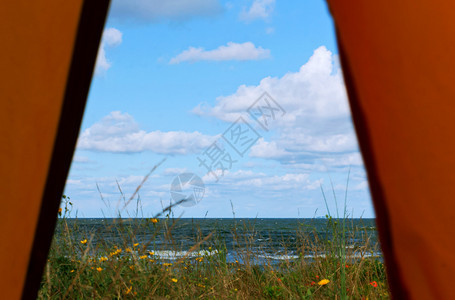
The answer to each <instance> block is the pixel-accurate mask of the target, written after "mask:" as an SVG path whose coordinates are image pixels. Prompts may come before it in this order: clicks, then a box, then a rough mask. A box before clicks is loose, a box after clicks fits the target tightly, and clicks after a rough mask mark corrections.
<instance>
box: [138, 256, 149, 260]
mask: <svg viewBox="0 0 455 300" xmlns="http://www.w3.org/2000/svg"><path fill="white" fill-rule="evenodd" d="M147 257H148V256H147V255H142V256H139V259H146V258H147Z"/></svg>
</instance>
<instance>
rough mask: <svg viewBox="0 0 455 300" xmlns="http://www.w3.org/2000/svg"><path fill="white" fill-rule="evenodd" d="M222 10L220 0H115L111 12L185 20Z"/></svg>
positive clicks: (155, 19) (149, 19)
mask: <svg viewBox="0 0 455 300" xmlns="http://www.w3.org/2000/svg"><path fill="white" fill-rule="evenodd" d="M220 12H222V6H221V4H220V3H219V1H218V0H166V1H162V0H114V1H113V2H112V7H111V11H110V14H111V15H112V16H113V17H114V18H118V19H130V20H133V21H143V22H144V21H145V22H160V21H165V20H172V21H184V20H187V19H191V18H193V17H201V16H202V17H206V16H213V15H217V14H219V13H220Z"/></svg>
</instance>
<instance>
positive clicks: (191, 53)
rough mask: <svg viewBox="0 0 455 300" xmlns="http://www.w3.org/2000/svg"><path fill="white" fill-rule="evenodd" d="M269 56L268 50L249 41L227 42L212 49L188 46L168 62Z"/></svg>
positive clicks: (253, 58) (255, 58)
mask: <svg viewBox="0 0 455 300" xmlns="http://www.w3.org/2000/svg"><path fill="white" fill-rule="evenodd" d="M269 57H270V50H268V49H263V48H262V47H256V46H255V45H254V44H253V43H251V42H245V43H242V44H238V43H234V42H229V43H227V46H220V47H218V48H217V49H214V50H205V49H204V48H194V47H190V48H188V50H185V51H183V52H182V53H180V54H178V55H177V56H176V57H174V58H172V59H171V60H170V62H169V63H170V64H178V63H181V62H184V61H190V62H195V61H201V60H212V61H222V60H259V59H265V58H269Z"/></svg>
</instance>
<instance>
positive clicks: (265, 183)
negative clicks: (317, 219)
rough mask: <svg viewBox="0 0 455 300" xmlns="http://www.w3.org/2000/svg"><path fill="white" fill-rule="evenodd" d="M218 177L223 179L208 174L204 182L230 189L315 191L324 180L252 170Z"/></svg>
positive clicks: (219, 174)
mask: <svg viewBox="0 0 455 300" xmlns="http://www.w3.org/2000/svg"><path fill="white" fill-rule="evenodd" d="M216 173H217V176H218V177H220V178H221V180H220V181H216V177H215V176H213V175H212V174H210V173H209V174H206V175H204V176H203V177H202V180H203V181H204V182H205V183H207V184H210V183H217V184H219V185H222V186H224V187H225V188H229V189H245V188H247V189H250V188H251V187H255V188H261V189H262V190H263V189H267V190H271V191H283V190H294V189H297V190H313V189H316V188H319V185H320V183H321V182H322V179H318V180H311V179H310V176H309V174H308V173H287V174H284V175H273V176H270V175H267V174H265V173H255V172H253V171H251V170H237V171H235V172H230V171H225V172H224V175H222V174H221V170H217V171H216Z"/></svg>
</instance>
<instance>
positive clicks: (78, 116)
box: [22, 0, 109, 299]
mask: <svg viewBox="0 0 455 300" xmlns="http://www.w3.org/2000/svg"><path fill="white" fill-rule="evenodd" d="M108 7H109V0H96V1H93V0H85V1H83V3H82V9H81V15H80V19H79V24H78V27H77V33H76V36H75V43H74V48H73V54H72V59H71V64H70V68H69V72H68V79H67V82H66V88H65V94H64V99H63V103H62V111H61V114H60V119H59V125H58V129H57V135H56V139H55V142H54V147H53V151H52V158H51V162H50V166H49V171H48V174H47V180H46V186H45V188H44V193H43V197H42V200H41V207H40V212H39V216H38V223H37V227H36V230H35V237H34V240H33V245H32V251H31V254H30V258H29V262H28V270H27V275H26V278H25V282H24V289H23V291H22V299H36V296H37V293H38V289H39V285H40V282H41V276H42V273H43V270H44V266H45V263H46V259H47V255H48V252H49V248H50V244H51V241H52V237H53V234H54V229H55V225H56V222H57V212H58V207H59V205H60V201H61V196H62V193H63V189H64V187H65V182H66V178H67V175H68V172H69V168H70V166H71V161H72V156H73V153H74V149H75V146H76V141H77V138H78V134H79V129H80V125H81V122H82V116H83V113H84V109H85V103H86V100H87V95H88V91H89V88H90V83H91V78H92V74H93V69H94V65H95V61H96V56H97V53H98V46H99V43H100V40H101V35H102V32H103V28H104V23H105V20H106V15H107V11H108Z"/></svg>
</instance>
